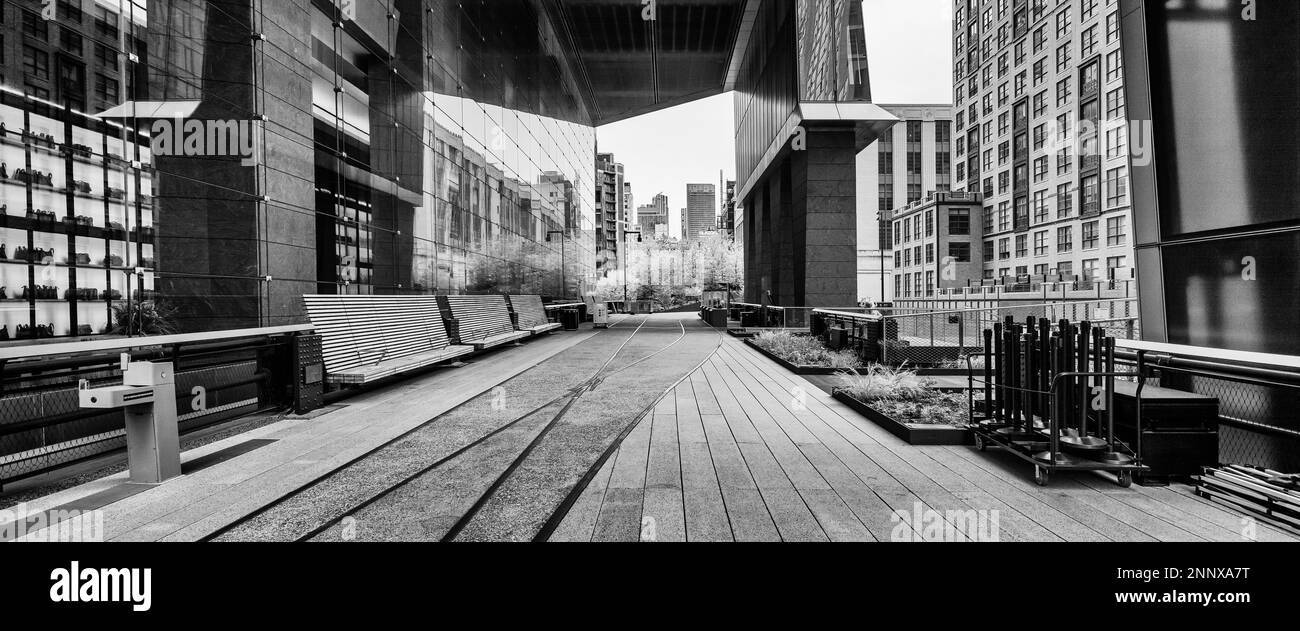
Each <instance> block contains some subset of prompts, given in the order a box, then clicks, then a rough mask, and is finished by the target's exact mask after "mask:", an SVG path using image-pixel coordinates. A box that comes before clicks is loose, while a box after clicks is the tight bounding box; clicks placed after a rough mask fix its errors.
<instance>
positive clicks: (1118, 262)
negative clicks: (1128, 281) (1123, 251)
mask: <svg viewBox="0 0 1300 631" xmlns="http://www.w3.org/2000/svg"><path fill="white" fill-rule="evenodd" d="M1125 267H1128V257H1127V256H1110V257H1107V258H1106V278H1107V279H1108V280H1119V279H1118V278H1116V277H1117V276H1118V273H1117V270H1120V269H1122V268H1125Z"/></svg>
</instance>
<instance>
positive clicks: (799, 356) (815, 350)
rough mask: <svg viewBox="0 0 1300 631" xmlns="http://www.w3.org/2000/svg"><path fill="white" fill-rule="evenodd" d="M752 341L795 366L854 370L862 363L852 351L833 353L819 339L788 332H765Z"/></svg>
mask: <svg viewBox="0 0 1300 631" xmlns="http://www.w3.org/2000/svg"><path fill="white" fill-rule="evenodd" d="M751 341H752V342H753V343H754V344H755V345H756V346H758V347H759V348H762V349H763V350H765V351H767V352H769V353H771V354H773V355H776V356H777V357H780V358H781V359H784V360H785V361H787V362H790V363H791V364H794V365H795V366H820V367H825V368H838V369H852V368H856V367H857V366H858V365H859V364H861V362H860V361H859V360H858V357H857V355H854V354H853V353H852V352H851V351H832V350H830V349H828V348H826V347H825V346H824V345H823V344H822V343H821V341H819V340H818V339H817V338H814V337H811V336H808V335H795V334H793V333H790V332H788V331H763V332H762V333H760V334H759V335H758V336H757V337H754V338H751Z"/></svg>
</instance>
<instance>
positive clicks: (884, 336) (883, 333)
mask: <svg viewBox="0 0 1300 631" xmlns="http://www.w3.org/2000/svg"><path fill="white" fill-rule="evenodd" d="M880 363H881V364H885V365H888V364H889V318H881V319H880Z"/></svg>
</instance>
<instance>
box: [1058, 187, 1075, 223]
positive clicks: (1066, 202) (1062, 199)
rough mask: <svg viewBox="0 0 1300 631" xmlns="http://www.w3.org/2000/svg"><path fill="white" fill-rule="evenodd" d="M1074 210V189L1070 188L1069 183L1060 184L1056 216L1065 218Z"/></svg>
mask: <svg viewBox="0 0 1300 631" xmlns="http://www.w3.org/2000/svg"><path fill="white" fill-rule="evenodd" d="M1072 212H1074V191H1071V190H1070V185H1069V184H1060V185H1058V186H1057V187H1056V218H1057V219H1064V218H1066V217H1069V216H1070V213H1072Z"/></svg>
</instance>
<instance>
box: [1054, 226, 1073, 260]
mask: <svg viewBox="0 0 1300 631" xmlns="http://www.w3.org/2000/svg"><path fill="white" fill-rule="evenodd" d="M1073 249H1074V228H1073V227H1072V226H1064V227H1061V228H1057V229H1056V253H1057V254H1065V253H1066V252H1069V251H1071V250H1073Z"/></svg>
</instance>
